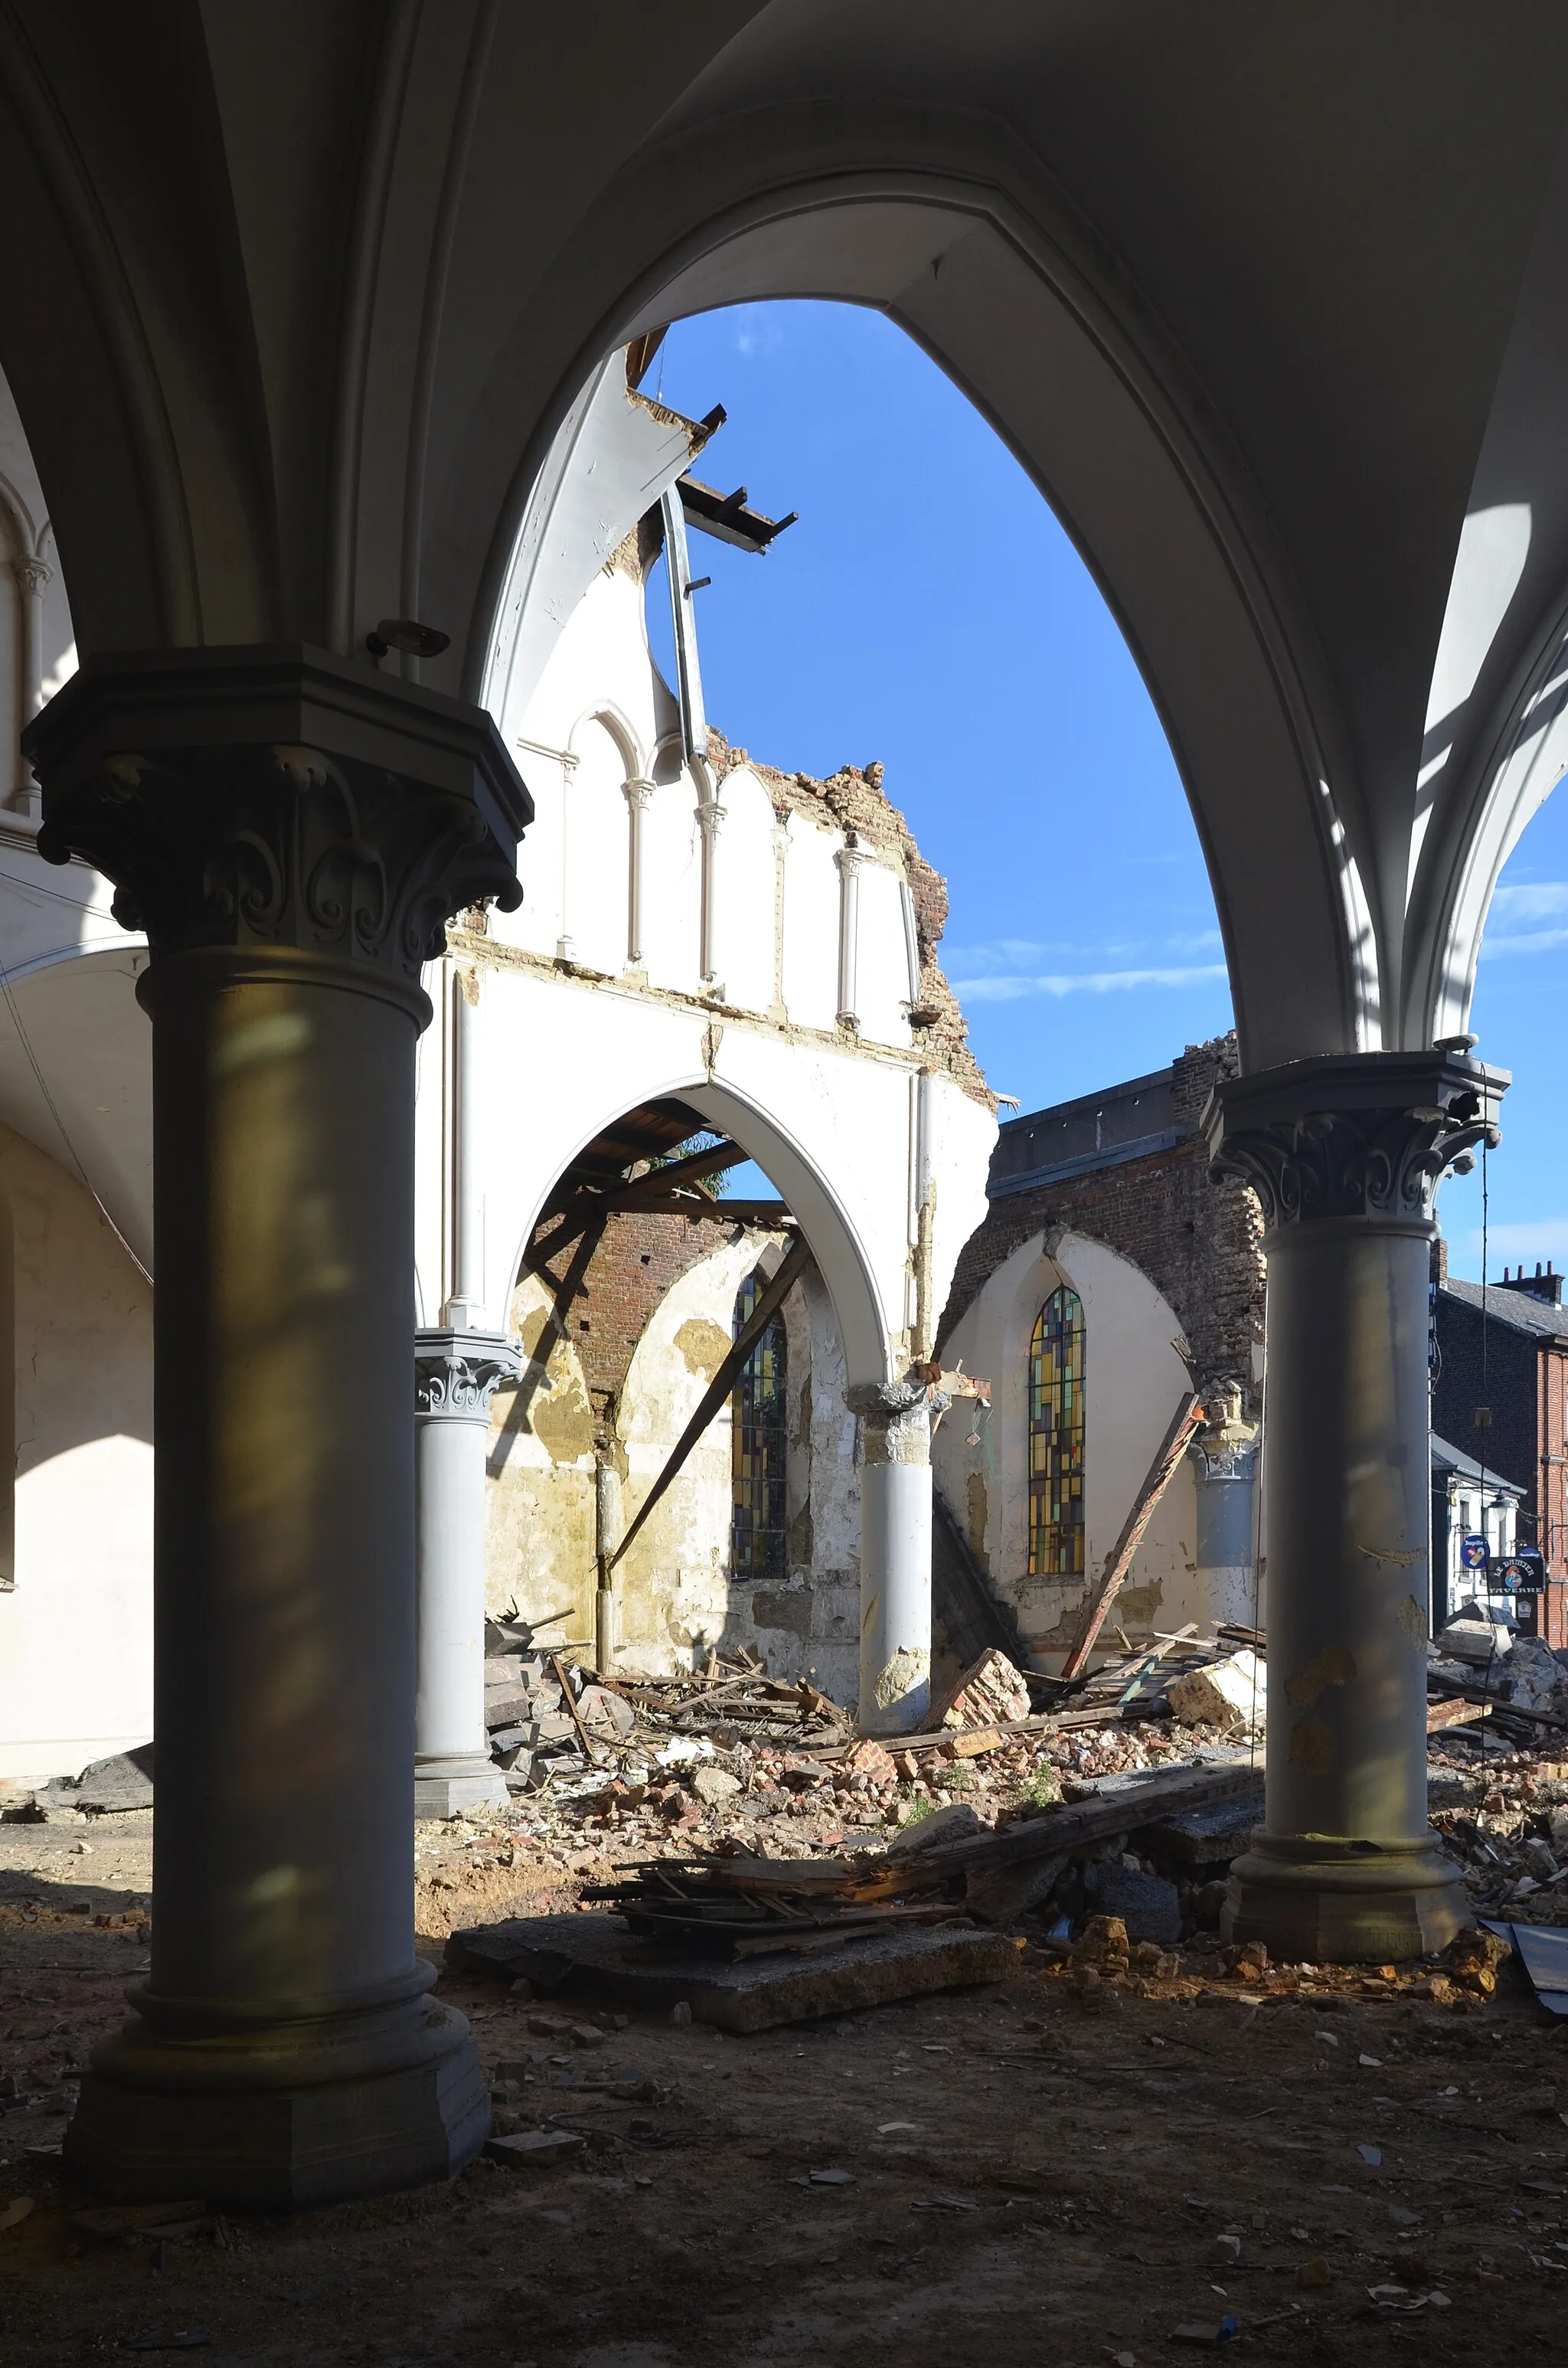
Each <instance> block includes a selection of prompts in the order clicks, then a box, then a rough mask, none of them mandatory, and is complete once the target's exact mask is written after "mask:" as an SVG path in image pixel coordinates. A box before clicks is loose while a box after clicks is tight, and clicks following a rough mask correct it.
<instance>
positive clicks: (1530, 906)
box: [1492, 880, 1568, 921]
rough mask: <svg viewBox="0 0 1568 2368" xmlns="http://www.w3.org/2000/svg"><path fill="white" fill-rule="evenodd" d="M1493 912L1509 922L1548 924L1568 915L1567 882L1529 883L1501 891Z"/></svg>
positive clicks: (1537, 881)
mask: <svg viewBox="0 0 1568 2368" xmlns="http://www.w3.org/2000/svg"><path fill="white" fill-rule="evenodd" d="M1492 910H1493V913H1494V915H1500V916H1502V918H1503V919H1504V920H1506V921H1546V920H1550V919H1551V917H1552V916H1553V915H1554V914H1557V913H1568V880H1527V881H1521V882H1519V884H1518V886H1517V887H1505V888H1499V889H1498V891H1497V893H1496V894H1495V895H1494V897H1493V899H1492Z"/></svg>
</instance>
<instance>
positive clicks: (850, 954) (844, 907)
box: [833, 838, 869, 1028]
mask: <svg viewBox="0 0 1568 2368" xmlns="http://www.w3.org/2000/svg"><path fill="white" fill-rule="evenodd" d="M833 860H834V862H835V865H836V866H837V868H838V1024H839V1026H840V1027H841V1028H858V1027H859V1025H860V1020H859V1015H858V1010H857V1008H856V1007H857V1005H858V1000H859V992H860V988H859V974H860V871H861V867H862V865H863V864H865V863H866V862H868V861H869V857H868V856H867V853H866V850H865V848H863V847H858V846H857V844H856V842H855V840H854V839H853V838H851V839H850V840H849V842H848V844H847V846H845V847H841V848H839V850H838V852H837V854H836V855H835V857H834V859H833Z"/></svg>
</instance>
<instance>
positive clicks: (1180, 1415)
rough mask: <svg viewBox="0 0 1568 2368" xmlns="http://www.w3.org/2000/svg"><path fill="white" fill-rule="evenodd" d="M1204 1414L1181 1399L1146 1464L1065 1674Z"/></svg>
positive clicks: (1078, 1660) (1193, 1401)
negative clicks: (1137, 1490) (1136, 1493)
mask: <svg viewBox="0 0 1568 2368" xmlns="http://www.w3.org/2000/svg"><path fill="white" fill-rule="evenodd" d="M1202 1418H1203V1401H1202V1399H1201V1398H1198V1397H1186V1398H1184V1399H1183V1400H1182V1402H1181V1404H1180V1406H1178V1407H1177V1408H1176V1414H1175V1416H1174V1417H1173V1418H1172V1421H1171V1427H1170V1429H1168V1430H1167V1431H1166V1433H1165V1438H1164V1440H1162V1442H1161V1445H1160V1450H1159V1452H1158V1454H1157V1455H1156V1456H1155V1458H1154V1460H1153V1463H1151V1464H1150V1466H1149V1469H1148V1472H1147V1474H1146V1475H1145V1477H1144V1481H1143V1486H1142V1489H1141V1490H1140V1491H1139V1494H1138V1497H1137V1498H1136V1500H1135V1501H1134V1504H1133V1507H1132V1510H1131V1512H1130V1513H1129V1514H1128V1516H1127V1519H1126V1520H1125V1522H1124V1523H1123V1524H1122V1531H1121V1535H1120V1536H1119V1538H1118V1540H1117V1542H1116V1544H1115V1545H1114V1547H1113V1548H1112V1549H1111V1553H1110V1557H1109V1559H1108V1562H1107V1564H1106V1565H1105V1569H1104V1570H1103V1572H1102V1573H1101V1575H1100V1581H1099V1585H1098V1586H1097V1587H1096V1589H1095V1592H1094V1594H1093V1595H1092V1597H1091V1598H1090V1600H1089V1601H1088V1602H1087V1603H1086V1604H1085V1607H1084V1617H1083V1621H1082V1622H1081V1624H1080V1626H1079V1629H1078V1634H1077V1637H1076V1639H1075V1640H1074V1645H1073V1649H1072V1651H1071V1652H1070V1653H1069V1654H1068V1656H1067V1658H1066V1660H1065V1661H1064V1662H1063V1663H1062V1676H1063V1677H1064V1678H1076V1677H1079V1676H1081V1675H1082V1674H1083V1670H1084V1668H1085V1664H1086V1663H1087V1661H1088V1657H1089V1655H1090V1654H1091V1653H1092V1652H1093V1650H1094V1647H1095V1639H1096V1637H1097V1636H1098V1634H1099V1633H1100V1630H1101V1629H1102V1628H1103V1627H1104V1626H1105V1622H1106V1614H1107V1613H1108V1611H1109V1610H1110V1607H1111V1605H1112V1603H1113V1602H1114V1601H1115V1600H1116V1593H1117V1589H1118V1588H1119V1587H1120V1585H1121V1582H1122V1580H1123V1579H1124V1578H1125V1577H1126V1576H1127V1574H1128V1571H1129V1569H1130V1568H1131V1563H1132V1557H1133V1555H1134V1554H1136V1553H1137V1551H1138V1549H1139V1547H1140V1545H1142V1542H1143V1532H1144V1531H1145V1530H1146V1529H1147V1528H1148V1526H1149V1523H1150V1521H1151V1520H1153V1514H1154V1508H1155V1507H1156V1506H1157V1505H1158V1503H1159V1501H1160V1499H1161V1497H1163V1496H1164V1495H1165V1490H1166V1489H1167V1488H1168V1487H1169V1486H1170V1485H1171V1482H1172V1480H1173V1479H1174V1478H1175V1476H1176V1467H1177V1465H1178V1464H1179V1463H1180V1462H1181V1459H1182V1457H1183V1456H1184V1455H1185V1454H1186V1452H1187V1443H1188V1441H1189V1440H1191V1438H1192V1435H1193V1433H1194V1431H1195V1430H1196V1429H1198V1426H1199V1422H1200V1421H1201V1420H1202Z"/></svg>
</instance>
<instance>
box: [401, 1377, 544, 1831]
mask: <svg viewBox="0 0 1568 2368" xmlns="http://www.w3.org/2000/svg"><path fill="white" fill-rule="evenodd" d="M414 1338H415V1350H414V1374H415V1383H414V1405H415V1415H414V1439H415V1588H416V1600H417V1604H418V1618H417V1623H416V1640H417V1641H416V1664H415V1668H416V1674H415V1692H414V1814H415V1816H416V1817H451V1816H458V1815H459V1814H460V1812H461V1811H462V1810H464V1809H479V1808H503V1809H504V1808H505V1807H506V1804H507V1801H508V1798H509V1795H508V1793H507V1791H506V1777H505V1776H504V1775H503V1774H502V1772H501V1770H500V1769H499V1768H497V1767H496V1765H495V1763H494V1760H493V1759H491V1757H490V1738H489V1736H487V1735H486V1733H485V1731H484V1459H485V1450H486V1448H487V1446H488V1444H489V1440H490V1401H491V1399H492V1398H493V1397H494V1395H495V1392H496V1390H497V1389H498V1388H499V1386H500V1384H501V1383H503V1382H504V1381H509V1380H511V1379H512V1378H513V1377H514V1376H515V1375H516V1373H517V1364H518V1349H517V1342H516V1341H515V1340H511V1339H508V1338H506V1336H505V1335H504V1334H501V1333H498V1332H449V1331H427V1332H416V1333H415V1336H414Z"/></svg>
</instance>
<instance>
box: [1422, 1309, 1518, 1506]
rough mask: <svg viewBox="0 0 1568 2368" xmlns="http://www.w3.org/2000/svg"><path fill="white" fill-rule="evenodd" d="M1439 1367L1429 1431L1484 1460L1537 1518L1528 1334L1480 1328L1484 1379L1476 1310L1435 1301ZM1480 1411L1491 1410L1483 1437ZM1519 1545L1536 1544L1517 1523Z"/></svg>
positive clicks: (1504, 1327) (1502, 1326)
mask: <svg viewBox="0 0 1568 2368" xmlns="http://www.w3.org/2000/svg"><path fill="white" fill-rule="evenodd" d="M1437 1349H1438V1354H1439V1365H1438V1370H1437V1378H1436V1380H1435V1381H1434V1383H1433V1384H1432V1428H1433V1429H1434V1430H1435V1431H1436V1432H1437V1436H1438V1438H1439V1439H1446V1440H1448V1442H1449V1446H1450V1447H1457V1448H1459V1449H1460V1450H1461V1452H1463V1453H1464V1454H1466V1455H1473V1456H1474V1457H1475V1459H1476V1461H1477V1462H1478V1463H1479V1462H1481V1461H1482V1460H1483V1458H1484V1460H1485V1462H1486V1463H1487V1464H1488V1465H1489V1466H1490V1467H1491V1469H1492V1470H1493V1471H1494V1472H1499V1473H1501V1474H1502V1475H1503V1477H1504V1478H1505V1479H1506V1480H1512V1481H1513V1482H1514V1483H1515V1484H1516V1486H1518V1487H1520V1488H1523V1489H1524V1490H1525V1491H1526V1496H1525V1502H1524V1506H1523V1507H1522V1508H1521V1511H1522V1512H1525V1513H1528V1514H1529V1515H1530V1516H1532V1517H1533V1515H1534V1514H1535V1511H1536V1482H1537V1479H1538V1477H1539V1472H1538V1466H1537V1461H1536V1458H1537V1452H1538V1451H1537V1443H1536V1410H1537V1409H1536V1359H1537V1356H1538V1354H1539V1349H1538V1344H1537V1343H1536V1341H1535V1340H1533V1339H1532V1338H1530V1337H1529V1336H1528V1334H1527V1333H1523V1332H1516V1331H1514V1330H1512V1329H1511V1328H1510V1327H1509V1326H1507V1325H1506V1324H1498V1323H1491V1324H1489V1325H1488V1326H1487V1327H1486V1371H1485V1375H1484V1378H1483V1373H1482V1357H1481V1310H1480V1309H1479V1307H1471V1305H1470V1304H1469V1303H1468V1302H1467V1301H1465V1300H1462V1299H1456V1298H1450V1297H1449V1294H1448V1293H1447V1292H1438V1294H1437ZM1477 1406H1490V1407H1491V1408H1492V1424H1491V1428H1490V1429H1489V1430H1487V1431H1486V1432H1485V1433H1484V1434H1483V1433H1482V1432H1481V1431H1479V1430H1477V1429H1476V1428H1475V1423H1474V1419H1473V1417H1474V1414H1475V1409H1476V1407H1477ZM1519 1534H1520V1538H1521V1540H1522V1541H1523V1542H1525V1543H1530V1544H1533V1543H1534V1539H1533V1537H1532V1536H1531V1533H1530V1522H1529V1521H1528V1520H1521V1522H1520V1527H1519Z"/></svg>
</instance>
